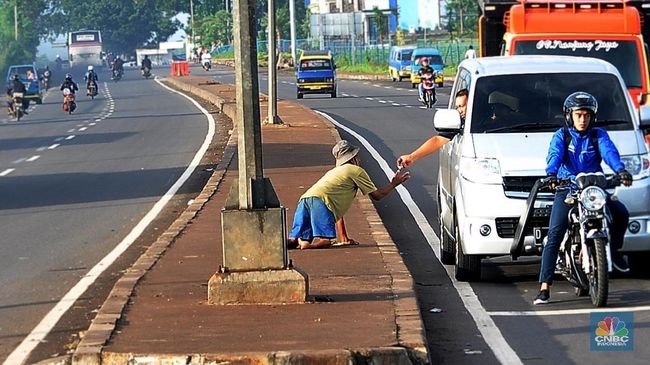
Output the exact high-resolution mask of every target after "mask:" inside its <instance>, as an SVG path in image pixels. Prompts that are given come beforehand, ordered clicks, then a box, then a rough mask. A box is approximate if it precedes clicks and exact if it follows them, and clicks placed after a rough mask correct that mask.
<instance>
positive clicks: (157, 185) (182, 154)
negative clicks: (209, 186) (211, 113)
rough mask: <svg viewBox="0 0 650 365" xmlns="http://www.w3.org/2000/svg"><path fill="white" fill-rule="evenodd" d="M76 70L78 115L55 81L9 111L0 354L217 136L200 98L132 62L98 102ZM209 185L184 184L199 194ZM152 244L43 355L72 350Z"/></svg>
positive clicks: (0, 228) (0, 157) (0, 240)
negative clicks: (196, 101) (40, 95)
mask: <svg viewBox="0 0 650 365" xmlns="http://www.w3.org/2000/svg"><path fill="white" fill-rule="evenodd" d="M73 75H74V79H75V80H77V82H78V83H80V85H79V86H80V89H81V90H80V92H78V93H77V104H78V108H77V110H76V111H75V112H74V113H72V114H71V115H68V114H67V113H65V112H63V110H62V106H61V102H62V95H61V93H60V91H59V90H58V87H55V88H52V89H50V91H49V92H48V93H47V94H46V96H45V98H44V102H43V104H41V105H35V106H34V105H33V104H32V105H33V106H32V108H31V109H30V113H29V115H28V116H26V117H25V118H24V119H22V120H21V121H20V122H16V121H14V120H12V119H9V118H7V117H5V116H4V115H3V116H2V117H0V362H1V361H5V360H6V359H7V356H8V355H9V353H10V352H12V351H13V350H14V349H15V348H16V346H18V344H19V343H21V341H23V339H24V338H25V337H26V336H27V335H28V334H30V332H32V331H33V330H34V328H35V327H36V326H37V324H39V322H40V321H41V320H43V319H44V316H45V315H46V314H47V313H48V312H49V311H50V310H52V308H54V306H55V305H57V303H60V302H59V301H60V300H61V298H62V297H63V296H64V295H65V294H66V293H68V292H69V291H70V290H71V289H72V288H73V287H74V286H75V285H76V284H77V283H78V282H79V281H80V279H82V278H84V277H87V276H91V275H92V273H89V271H90V270H91V268H93V267H95V266H96V265H97V264H98V262H99V261H100V260H102V258H104V257H105V256H106V255H107V254H108V253H109V252H111V251H112V250H113V249H114V248H115V247H116V246H117V245H118V244H119V243H120V242H124V240H126V239H127V235H128V234H129V233H130V232H131V231H132V230H133V229H134V227H136V224H138V222H140V221H141V220H142V219H143V218H144V217H145V214H147V212H149V211H150V210H152V208H153V207H154V204H156V202H158V201H159V200H160V199H161V197H163V195H164V194H165V193H166V192H167V191H168V190H170V188H171V187H172V185H174V183H175V182H176V181H177V180H178V179H179V178H180V177H181V175H183V174H184V172H185V171H186V169H187V168H188V165H189V164H190V162H191V161H193V159H194V158H195V155H196V154H197V151H199V149H200V148H201V146H202V144H203V143H204V141H205V140H206V136H208V131H209V127H208V125H209V123H208V119H207V117H206V116H205V115H203V114H202V113H201V112H200V111H199V109H197V108H196V106H194V105H193V104H192V103H190V102H189V101H188V100H187V99H185V98H183V97H181V96H179V95H177V94H175V93H173V92H171V91H170V90H167V89H165V88H164V87H162V86H161V85H160V84H158V83H157V82H156V81H154V80H153V79H148V80H145V79H144V78H142V77H140V76H139V75H138V72H137V70H129V69H127V71H126V73H125V76H124V78H123V79H122V80H121V81H119V82H112V81H110V79H109V74H108V72H101V73H100V74H99V77H100V82H99V95H98V96H97V97H96V98H95V99H94V100H91V99H90V98H89V97H87V96H86V95H85V85H81V84H83V78H82V77H81V75H82V72H81V71H77V72H75V73H73ZM3 113H4V112H3ZM199 157H200V156H199ZM201 187H202V186H193V187H191V188H190V189H189V190H186V191H185V192H184V193H189V194H190V195H191V196H194V195H196V193H197V192H198V191H200V189H201ZM176 204H177V205H178V204H180V207H176V208H175V206H174V204H170V205H168V206H167V209H168V210H170V211H171V210H175V211H182V208H183V204H185V205H186V204H187V201H186V200H185V201H184V202H176ZM167 220H168V221H169V219H167ZM159 223H160V222H159ZM157 227H158V226H157V225H156V224H152V225H151V226H150V227H149V228H148V229H149V230H151V232H148V233H145V234H144V235H145V236H147V238H149V236H153V235H155V234H156V231H157V230H158V228H157ZM164 228H166V227H162V226H161V229H160V231H161V232H162V229H164ZM150 242H152V241H150ZM150 242H148V243H150ZM136 246H137V245H136ZM142 250H143V248H142V247H135V248H134V249H132V251H133V252H131V254H127V255H123V256H121V257H120V258H119V259H118V260H117V263H116V264H115V265H114V266H115V267H114V268H113V270H112V271H111V270H107V271H106V273H105V274H104V275H105V276H108V278H107V280H104V281H105V284H104V287H103V288H100V289H97V288H95V290H94V291H93V290H91V291H88V292H86V294H85V296H83V297H81V298H80V299H79V300H77V301H76V302H75V303H74V306H73V307H72V311H71V312H75V311H76V318H70V319H67V320H66V321H61V323H60V324H59V325H58V326H59V328H55V329H54V331H53V332H54V333H56V332H57V331H58V332H61V333H64V334H65V336H59V338H58V343H57V344H56V345H50V346H49V347H50V348H47V349H45V350H43V349H41V350H40V352H41V354H40V355H39V356H40V358H41V359H42V358H46V357H50V356H53V355H56V354H57V353H64V351H65V349H63V348H62V347H63V345H64V344H65V343H64V342H65V341H67V340H68V338H67V337H68V336H73V337H74V335H75V333H76V332H79V331H83V330H84V329H86V328H87V326H88V324H89V323H88V322H87V318H88V317H92V315H91V313H88V312H90V311H92V310H93V309H96V308H97V307H98V306H99V305H101V302H102V300H101V298H102V297H101V295H97V296H96V295H95V294H97V293H98V292H100V293H103V295H104V296H105V295H106V292H107V290H110V288H111V287H112V282H111V281H110V279H111V277H112V278H113V279H115V278H117V277H118V276H119V274H120V272H119V271H120V270H121V269H122V270H123V269H124V268H126V267H129V265H130V263H131V262H130V261H129V260H130V259H131V258H135V257H137V256H139V252H140V251H142ZM120 260H122V262H120ZM101 282H102V281H101V280H100V281H98V283H101ZM100 285H101V284H100ZM79 294H80V293H79ZM45 321H46V322H47V320H45ZM50 322H51V321H50ZM48 341H49V339H48V340H45V339H42V340H40V341H39V342H43V343H44V344H43V345H42V346H40V347H47V342H48ZM57 347H58V348H57ZM39 356H35V357H33V358H32V359H34V358H39ZM30 362H31V361H30Z"/></svg>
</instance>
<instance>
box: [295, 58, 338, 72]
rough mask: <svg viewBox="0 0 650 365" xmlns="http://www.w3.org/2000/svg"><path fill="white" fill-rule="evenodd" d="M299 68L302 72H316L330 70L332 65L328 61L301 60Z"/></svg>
mask: <svg viewBox="0 0 650 365" xmlns="http://www.w3.org/2000/svg"><path fill="white" fill-rule="evenodd" d="M300 68H301V69H302V70H303V71H317V70H330V69H332V65H331V63H330V60H327V59H321V60H303V61H301V62H300Z"/></svg>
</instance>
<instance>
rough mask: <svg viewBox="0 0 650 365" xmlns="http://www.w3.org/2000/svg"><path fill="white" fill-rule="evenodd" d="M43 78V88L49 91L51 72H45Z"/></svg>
mask: <svg viewBox="0 0 650 365" xmlns="http://www.w3.org/2000/svg"><path fill="white" fill-rule="evenodd" d="M41 80H42V84H43V85H42V86H43V89H45V91H48V90H49V89H50V74H49V72H48V71H46V72H45V73H44V74H43V78H42V79H41Z"/></svg>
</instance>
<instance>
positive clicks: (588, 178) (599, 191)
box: [511, 172, 621, 307]
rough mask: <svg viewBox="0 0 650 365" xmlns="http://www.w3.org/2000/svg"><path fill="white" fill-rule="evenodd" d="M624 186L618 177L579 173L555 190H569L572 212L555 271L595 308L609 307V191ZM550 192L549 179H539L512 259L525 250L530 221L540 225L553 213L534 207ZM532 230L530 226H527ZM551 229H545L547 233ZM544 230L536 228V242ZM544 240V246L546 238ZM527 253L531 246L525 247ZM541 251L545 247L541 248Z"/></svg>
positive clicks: (522, 223)
mask: <svg viewBox="0 0 650 365" xmlns="http://www.w3.org/2000/svg"><path fill="white" fill-rule="evenodd" d="M620 184H621V180H620V178H618V177H617V176H612V177H606V176H605V175H604V174H603V173H600V172H599V173H580V174H578V175H577V176H576V177H575V180H573V181H572V180H562V181H560V182H559V185H558V186H557V187H556V189H555V190H556V191H568V193H567V196H566V199H565V200H564V202H565V203H566V204H568V205H570V206H571V208H570V210H569V228H568V230H567V234H565V236H564V239H563V240H562V243H561V244H560V248H559V253H558V265H557V268H556V272H558V271H559V273H560V274H561V275H562V276H564V278H565V279H567V281H569V283H571V284H572V285H573V286H574V293H575V295H576V296H586V295H589V296H590V297H591V303H592V304H593V305H594V306H596V307H604V306H605V305H607V296H608V292H609V273H610V272H611V271H612V259H611V250H610V245H609V229H608V222H609V221H611V215H610V213H609V210H608V209H607V205H606V202H607V196H608V195H607V192H606V190H607V189H612V188H615V187H616V186H619V185H620ZM544 189H546V190H549V183H548V180H547V179H540V180H538V181H537V182H536V183H535V185H534V187H533V190H532V191H531V193H530V195H529V197H528V202H527V203H528V206H527V212H526V214H524V215H523V216H522V217H521V218H520V220H519V225H518V226H517V229H516V231H515V242H514V244H513V247H515V249H514V250H513V252H511V253H512V254H513V258H515V257H516V255H518V254H519V253H521V252H522V251H521V250H522V243H523V242H524V239H523V236H524V235H525V233H526V231H527V225H528V223H529V222H535V224H539V223H540V218H541V217H543V216H544V215H545V214H550V208H549V207H546V208H535V201H536V199H537V195H538V192H539V191H540V190H544ZM528 228H530V227H528ZM547 229H548V228H546V230H547ZM543 231H544V228H542V227H535V228H533V232H534V234H533V235H534V239H535V240H536V241H539V240H540V238H541V235H542V232H543ZM541 241H542V245H543V243H545V241H546V238H544V239H543V240H541ZM526 249H527V250H529V249H530V246H528V247H526ZM537 250H538V252H540V253H541V250H542V247H541V246H540V245H538V247H537Z"/></svg>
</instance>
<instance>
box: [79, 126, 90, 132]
mask: <svg viewBox="0 0 650 365" xmlns="http://www.w3.org/2000/svg"><path fill="white" fill-rule="evenodd" d="M86 129H88V127H81V128H79V132H83V131H85V130H86Z"/></svg>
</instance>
